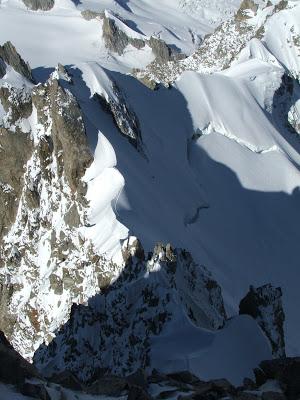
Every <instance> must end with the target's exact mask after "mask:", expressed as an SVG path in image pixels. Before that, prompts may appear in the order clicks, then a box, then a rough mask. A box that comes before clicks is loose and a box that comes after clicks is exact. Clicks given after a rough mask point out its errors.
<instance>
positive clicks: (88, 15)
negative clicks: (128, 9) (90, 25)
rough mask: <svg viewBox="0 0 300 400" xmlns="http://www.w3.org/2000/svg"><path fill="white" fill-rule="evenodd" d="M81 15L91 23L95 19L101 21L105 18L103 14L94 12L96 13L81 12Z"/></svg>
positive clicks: (90, 11) (89, 11)
mask: <svg viewBox="0 0 300 400" xmlns="http://www.w3.org/2000/svg"><path fill="white" fill-rule="evenodd" d="M81 15H82V16H83V18H84V19H86V20H87V21H91V20H92V19H95V18H101V19H103V18H104V17H105V14H104V13H103V12H96V11H92V10H83V11H81Z"/></svg>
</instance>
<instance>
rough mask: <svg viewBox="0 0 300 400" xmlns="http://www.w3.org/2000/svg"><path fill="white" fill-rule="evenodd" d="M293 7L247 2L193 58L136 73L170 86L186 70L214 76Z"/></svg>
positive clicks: (155, 64) (153, 65)
mask: <svg viewBox="0 0 300 400" xmlns="http://www.w3.org/2000/svg"><path fill="white" fill-rule="evenodd" d="M290 7H293V6H289V4H288V2H287V1H283V0H282V1H280V2H279V3H278V4H276V5H274V4H272V3H271V2H266V1H264V2H261V3H260V4H258V3H257V2H255V1H252V0H245V1H243V2H242V3H241V5H240V8H239V9H238V11H237V12H236V14H235V15H234V16H233V17H232V18H230V19H229V20H227V21H225V22H223V23H221V24H220V25H219V26H218V27H217V28H216V30H215V31H214V32H213V33H212V34H210V35H207V36H206V37H205V38H204V40H203V42H202V43H201V45H200V46H199V48H198V49H197V50H196V51H195V52H194V53H193V54H192V55H191V56H189V57H187V58H186V59H184V60H179V61H178V60H175V61H174V60H173V61H172V60H169V61H171V62H169V63H166V62H165V61H166V60H164V62H162V61H161V60H160V59H159V58H158V59H156V60H154V62H152V63H151V64H149V65H148V66H147V68H146V69H145V71H140V70H136V71H134V72H135V74H136V76H137V77H138V78H139V79H140V80H141V81H143V82H145V81H146V82H152V81H154V82H160V83H162V84H164V85H165V86H168V85H169V84H170V83H173V82H174V81H175V80H176V79H177V78H178V77H179V76H180V74H181V73H182V72H184V71H187V70H188V71H190V70H194V71H201V72H202V73H211V72H215V71H221V70H224V69H226V68H229V66H230V65H231V64H232V63H233V62H234V61H235V60H236V58H237V57H238V55H239V54H240V52H241V51H242V50H243V49H244V48H245V46H246V45H247V43H248V42H249V41H250V40H251V39H253V38H258V39H263V38H264V34H265V30H266V26H267V24H268V20H269V19H270V18H271V17H272V16H273V15H275V14H277V13H279V12H281V11H283V10H287V9H289V8H290ZM148 86H150V85H149V84H148Z"/></svg>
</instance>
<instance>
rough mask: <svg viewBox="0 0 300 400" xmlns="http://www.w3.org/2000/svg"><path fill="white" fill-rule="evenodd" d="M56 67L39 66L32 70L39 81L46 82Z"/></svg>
mask: <svg viewBox="0 0 300 400" xmlns="http://www.w3.org/2000/svg"><path fill="white" fill-rule="evenodd" d="M53 71H55V68H48V67H37V68H34V69H33V70H32V76H33V78H34V80H35V81H36V82H37V83H45V82H46V81H47V79H48V78H49V76H50V74H52V72H53Z"/></svg>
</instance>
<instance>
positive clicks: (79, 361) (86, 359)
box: [35, 238, 226, 381]
mask: <svg viewBox="0 0 300 400" xmlns="http://www.w3.org/2000/svg"><path fill="white" fill-rule="evenodd" d="M123 253H124V259H125V260H126V266H125V268H124V270H123V271H122V273H121V275H120V277H119V278H118V279H117V280H116V281H115V282H114V283H113V284H112V285H111V286H110V287H108V288H107V291H105V292H103V293H102V294H100V295H96V296H95V297H94V298H91V299H90V300H89V302H88V306H74V307H73V309H72V313H71V318H70V320H69V321H68V322H67V324H65V325H64V326H63V327H62V328H61V330H60V331H58V332H57V334H56V338H55V339H54V340H53V341H52V342H51V343H50V344H49V346H48V347H47V346H44V347H41V348H40V349H39V350H38V352H37V353H36V354H35V363H36V365H38V366H39V368H40V369H41V370H44V371H45V372H46V371H47V373H48V374H51V373H57V372H60V371H62V370H63V369H65V368H67V369H68V370H70V371H72V372H73V373H74V374H75V375H76V376H77V377H78V378H79V379H80V380H82V381H88V380H90V379H91V378H92V377H93V374H94V372H95V370H97V369H103V370H107V371H108V372H109V373H112V374H117V375H123V376H124V375H129V374H131V373H133V372H135V371H136V370H137V369H139V368H147V367H149V366H150V365H151V340H152V338H154V337H159V336H160V335H161V334H162V332H163V331H164V330H165V329H167V326H168V325H170V326H172V320H173V319H174V318H175V319H176V318H179V317H178V316H179V315H182V318H183V319H184V318H188V319H190V321H192V323H193V324H195V325H196V326H199V327H203V328H206V329H209V330H215V329H218V328H220V327H222V325H223V323H224V320H225V318H226V315H225V310H224V306H223V299H222V294H221V289H220V287H219V285H218V284H217V282H216V281H214V280H213V279H212V277H211V276H210V274H209V273H208V271H207V270H206V269H205V268H204V267H202V266H199V265H197V264H196V263H195V262H194V261H193V259H192V257H191V255H190V254H189V253H187V252H186V251H184V250H173V249H172V248H171V246H170V245H168V246H163V245H157V246H156V248H155V249H154V252H153V254H152V255H151V254H149V255H146V258H145V255H144V251H143V249H142V248H141V246H140V244H139V242H138V241H137V240H136V239H133V238H131V239H130V241H128V242H127V244H125V245H124V248H123ZM91 338H93V340H91Z"/></svg>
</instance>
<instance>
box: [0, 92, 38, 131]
mask: <svg viewBox="0 0 300 400" xmlns="http://www.w3.org/2000/svg"><path fill="white" fill-rule="evenodd" d="M0 100H1V104H2V106H3V108H4V110H5V112H6V113H7V118H6V119H7V122H9V123H11V124H14V123H15V122H16V121H18V120H19V119H20V118H28V117H29V116H30V115H31V113H32V101H31V95H30V93H28V92H26V91H25V90H24V89H18V88H14V87H12V86H9V85H7V86H1V87H0Z"/></svg>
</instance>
